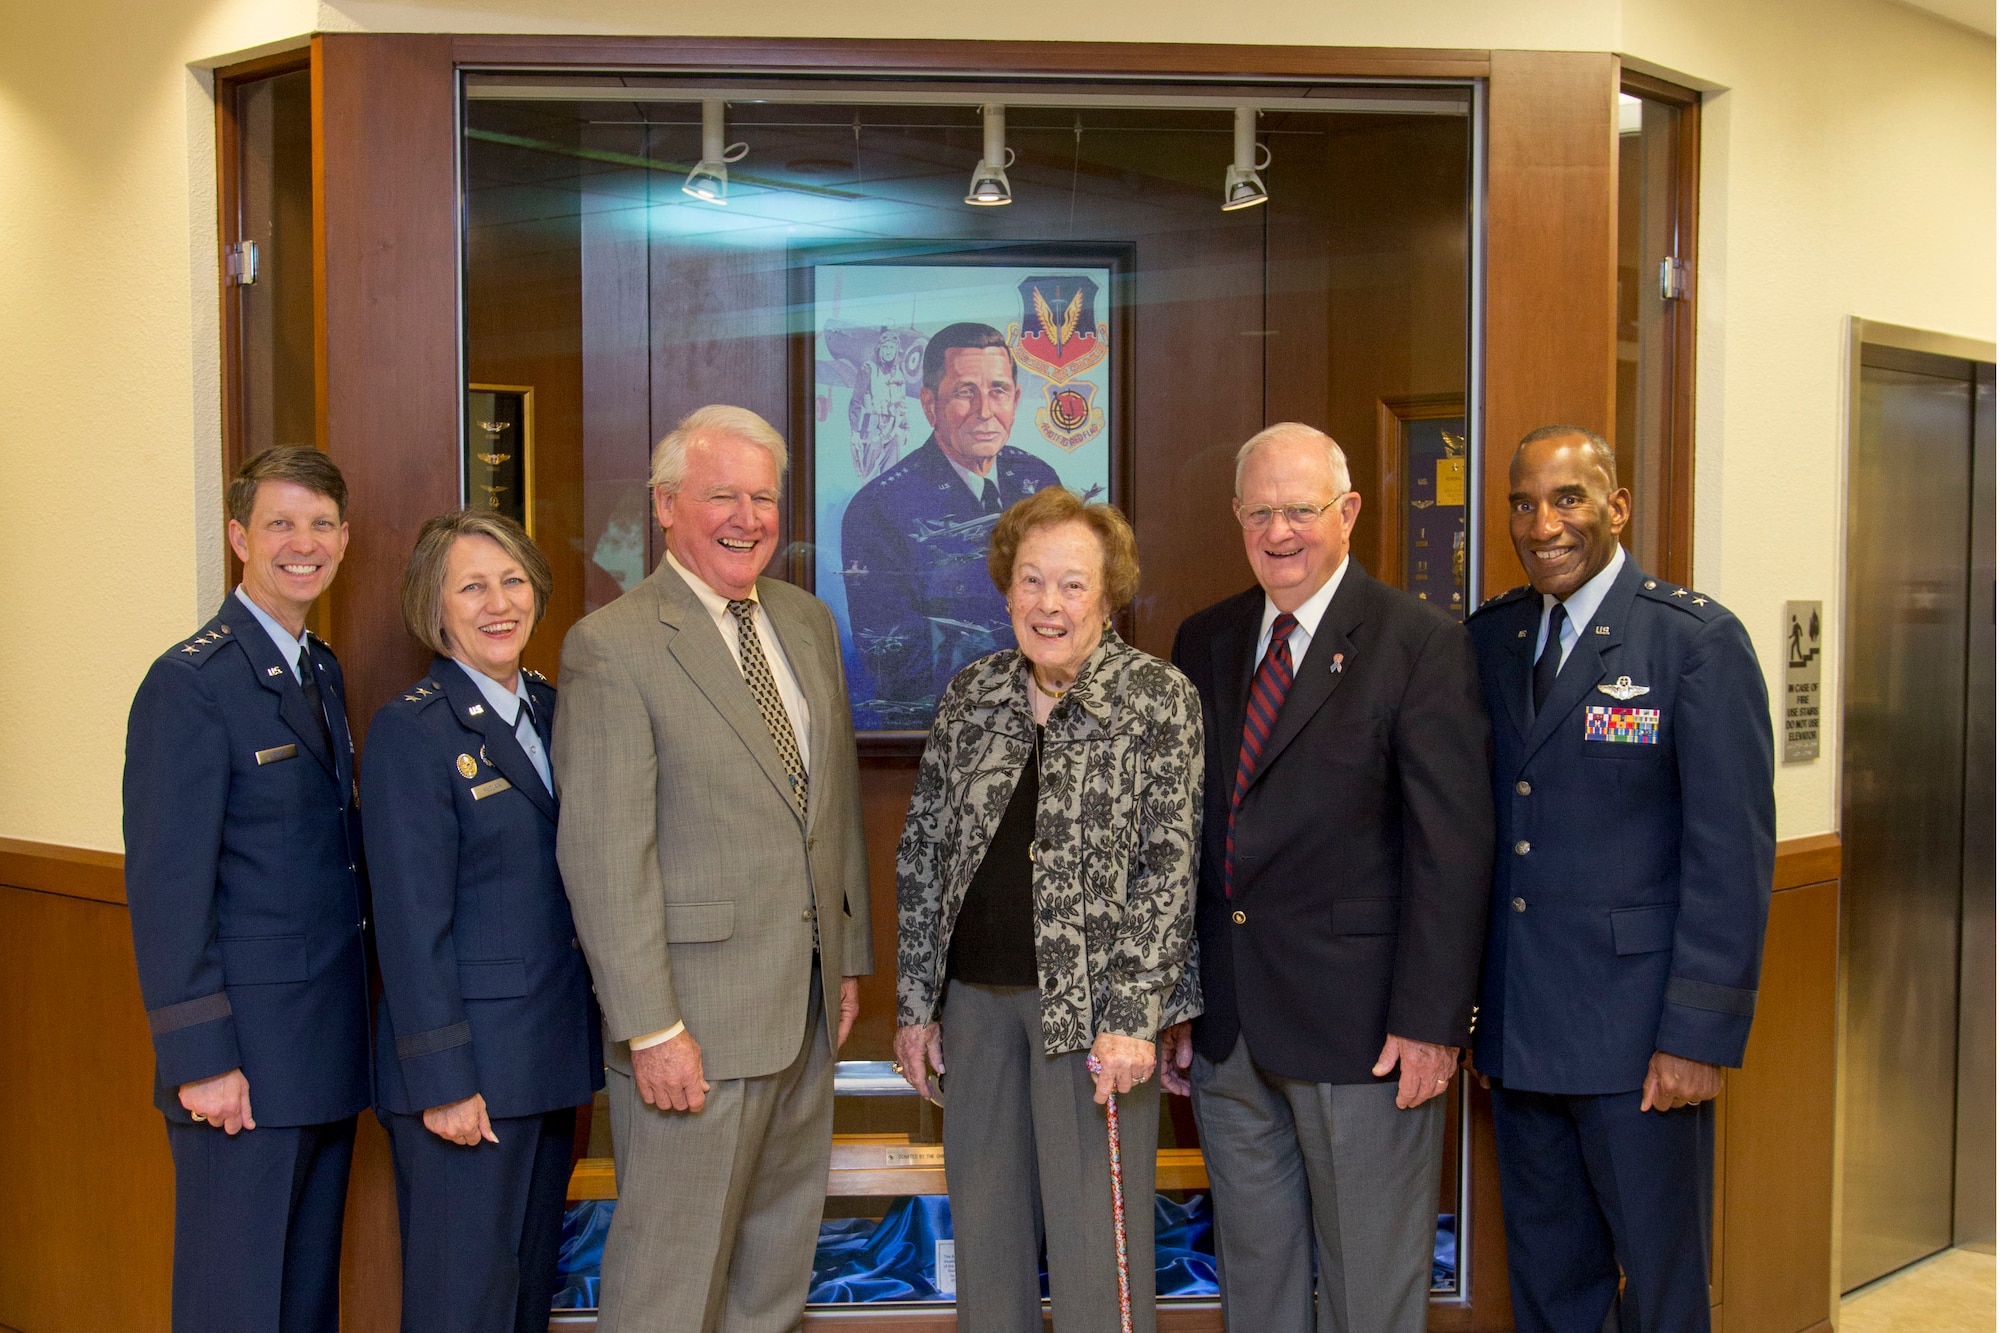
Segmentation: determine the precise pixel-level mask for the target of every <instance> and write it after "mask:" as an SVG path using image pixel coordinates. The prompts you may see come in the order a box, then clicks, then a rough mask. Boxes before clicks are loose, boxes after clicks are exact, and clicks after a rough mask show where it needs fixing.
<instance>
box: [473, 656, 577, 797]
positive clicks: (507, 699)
mask: <svg viewBox="0 0 2000 1333" xmlns="http://www.w3.org/2000/svg"><path fill="white" fill-rule="evenodd" d="M459 665H460V666H465V663H463V662H460V663H459ZM465 674H466V675H468V676H470V677H472V683H473V684H474V685H477V686H478V687H479V692H480V693H481V694H483V695H485V696H486V706H487V707H489V708H491V709H492V710H493V712H494V714H495V716H497V717H499V719H500V720H501V721H503V722H505V723H506V724H507V725H508V726H510V727H512V728H514V739H515V740H517V741H519V742H521V748H522V749H523V750H525V751H527V754H528V762H529V763H531V764H533V765H534V766H535V772H536V774H537V775H539V776H540V777H541V779H542V785H543V786H544V787H547V788H548V789H549V794H550V795H554V794H555V790H556V784H555V782H554V781H553V780H551V779H550V777H549V757H548V755H547V754H546V753H545V752H544V751H543V749H542V738H541V736H540V734H539V733H537V732H536V730H535V723H534V720H533V719H532V718H531V717H530V716H529V715H528V707H527V704H528V682H527V678H526V677H525V676H522V675H521V674H520V673H519V672H516V673H515V675H514V688H513V689H511V690H510V689H508V688H507V687H506V686H505V685H502V684H501V683H500V682H499V681H497V680H495V679H493V677H491V676H489V675H487V674H486V673H485V672H484V671H475V670H474V669H473V668H471V667H469V666H465Z"/></svg>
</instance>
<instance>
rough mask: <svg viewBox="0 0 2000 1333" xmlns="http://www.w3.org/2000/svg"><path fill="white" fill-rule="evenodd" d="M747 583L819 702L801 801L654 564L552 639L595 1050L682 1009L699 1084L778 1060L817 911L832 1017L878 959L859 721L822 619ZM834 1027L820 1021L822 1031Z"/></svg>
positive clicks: (828, 624)
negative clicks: (812, 910)
mask: <svg viewBox="0 0 2000 1333" xmlns="http://www.w3.org/2000/svg"><path fill="white" fill-rule="evenodd" d="M757 596H758V599H759V600H760V601H761V602H762V603H763V606H764V611H765V614H766V615H768V616H769V617H770V620H771V624H772V625H773V627H774V628H775V629H776V631H777V636H778V640H779V644H780V646H781V647H782V648H783V650H784V654H785V659H786V661H788V662H789V663H790V664H791V668H792V673H793V675H794V676H795V677H796V678H797V680H798V684H799V689H800V691H801V692H802V693H803V694H804V695H805V698H806V703H807V706H808V708H809V709H810V711H811V714H812V718H811V751H810V754H811V758H810V772H809V774H808V778H809V788H810V800H809V806H810V810H809V813H808V815H807V816H806V817H804V818H801V816H800V815H799V812H798V809H797V807H796V806H795V805H794V804H793V802H792V800H791V796H790V785H789V782H788V780H787V778H786V775H785V769H784V765H783V763H782V762H781V761H780V760H779V758H778V752H777V747H776V746H774V745H773V744H772V743H771V736H770V732H769V731H768V730H767V729H766V728H765V725H764V719H763V716H762V715H761V714H760V713H759V712H758V711H757V704H756V701H755V700H754V699H752V697H751V695H750V689H749V686H748V685H747V684H746V683H745V682H744V679H743V672H742V670H741V669H740V668H739V667H738V666H737V663H736V659H735V657H734V656H733V655H732V654H731V653H730V651H729V647H728V645H727V644H726V643H724V641H723V638H722V635H721V633H720V631H718V630H717V629H716V626H715V622H714V621H713V620H712V619H710V618H709V615H708V612H707V610H706V609H705V608H704V607H703V606H702V604H701V603H700V602H699V601H698V600H696V598H695V595H694V592H693V590H692V589H690V588H689V587H688V585H687V583H686V581H685V580H684V579H682V578H681V576H680V575H679V574H677V573H676V572H675V571H674V569H673V567H672V566H670V565H669V564H667V563H666V562H664V561H662V562H661V564H660V567H659V568H658V569H656V570H654V572H653V573H652V574H651V575H650V576H649V577H648V578H647V579H646V580H645V582H643V583H641V584H640V585H639V586H638V587H636V588H634V589H632V590H631V591H630V592H628V593H626V594H625V595H624V596H623V597H620V598H619V599H618V600H617V601H615V602H613V603H611V605H609V606H607V607H604V608H603V609H601V610H599V611H596V612H593V613H592V614H590V615H588V616H585V617H584V618H583V619H582V620H581V621H579V622H577V624H576V625H575V627H574V628H572V629H571V630H570V632H569V635H568V637H567V638H566V639H565V640H564V641H563V654H562V677H561V679H562V696H563V705H562V708H561V709H560V710H559V711H558V713H557V714H556V735H555V763H556V772H557V775H558V776H559V778H560V780H561V782H562V792H563V818H562V825H561V828H560V830H559V832H558V835H557V855H558V859H559V861H560V862H561V865H562V872H563V882H564V884H565V885H566V886H567V888H568V890H569V897H570V905H571V907H572V909H573V910H574V913H575V917H576V925H577V933H578V936H579V938H580V939H581V940H582V942H583V949H584V953H585V954H586V955H587V956H588V957H589V959H590V970H591V974H592V976H593V978H594V979H595V982H596V986H597V997H598V1001H599V1003H600V1004H601V1005H602V1007H603V1010H604V1023H605V1037H606V1039H607V1040H606V1043H605V1056H606V1058H607V1060H608V1061H609V1063H610V1064H611V1065H612V1066H613V1067H614V1068H617V1069H621V1070H625V1071H628V1072H629V1071H630V1069H631V1052H630V1049H629V1048H628V1047H627V1046H626V1044H625V1043H626V1042H627V1041H629V1040H630V1039H631V1038H633V1037H637V1036H643V1035H645V1034H646V1033H649V1032H658V1031H661V1030H663V1029H666V1028H670V1027H672V1026H673V1025H674V1024H675V1023H686V1024H687V1029H688V1032H689V1033H690V1034H691V1035H692V1036H693V1037H694V1038H695V1040H696V1041H698V1042H700V1043H701V1048H702V1062H703V1072H704V1074H705V1075H706V1077H707V1078H708V1079H710V1080H711V1081H714V1080H720V1079H738V1078H758V1077H762V1076H764V1075H768V1074H775V1073H778V1072H780V1071H782V1070H784V1069H785V1068H786V1067H787V1066H788V1065H790V1064H791V1063H792V1061H793V1059H794V1058H795V1057H796V1056H797V1055H798V1053H799V1033H800V1032H801V1031H803V1030H804V1028H805V1021H806V1005H807V980H808V978H809V977H810V975H811V967H812V952H813V924H812V918H811V916H810V915H809V914H808V908H809V906H810V907H816V908H817V911H818V919H819V923H820V956H821V960H822V966H821V978H822V984H823V986H824V988H825V1003H826V1009H825V1012H826V1013H827V1014H828V1015H830V1016H831V1015H837V1014H838V1013H839V1012H840V1006H839V996H838V986H839V984H840V978H841V977H843V976H857V975H860V974H863V973H867V972H871V971H873V970H874V961H873V948H872V943H871V938H870V935H869V928H868V858H867V852H866V849H865V847H864V845H863V842H862V832H861V792H860V785H859V774H858V771H857V768H856V764H855V751H854V728H853V723H852V719H851V716H850V713H849V709H848V702H847V682H846V679H845V676H844V673H843V672H842V669H841V664H840V642H839V637H838V633H837V631H836V630H835V628H834V622H833V615H832V613H831V612H830V611H828V610H827V608H826V606H825V604H824V603H822V602H820V600H819V599H818V598H816V597H813V596H812V595H811V594H809V593H806V592H804V591H802V590H801V589H799V588H796V587H793V586H792V585H791V584H789V583H781V582H779V581H777V580H775V579H760V580H759V581H758V584H757ZM830 1035H831V1034H830Z"/></svg>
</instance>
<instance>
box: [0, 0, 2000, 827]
mask: <svg viewBox="0 0 2000 1333" xmlns="http://www.w3.org/2000/svg"><path fill="white" fill-rule="evenodd" d="M4 4H5V10H4V12H0V29H4V31H6V33H7V41H6V42H5V43H4V44H0V367H4V374H0V386H4V392H0V835H4V836H12V837H22V838H32V839H38V840H43V841H49V842H63V843H72V844H78V845H84V846H93V847H110V848H115V847H117V846H118V845H119V831H118V818H119V808H118V779H119V770H120V765H121V762H122V748H123V735H124V718H125V710H126V706H127V704H128V702H129V700H130V698H131V694H132V690H133V688H134V687H135V685H136V684H137V682H138V680H139V678H140V676H141V675H142V674H143V673H144V671H145V668H146V665H147V664H148V663H149V662H150V661H151V659H152V658H153V657H154V656H155V655H156V654H157V653H159V652H160V651H161V650H162V649H163V648H165V647H167V646H168V645H169V644H170V643H171V642H172V641H173V640H175V639H176V638H177V637H179V636H181V635H184V634H186V633H188V632H189V631H191V630H192V629H193V628H194V627H195V626H196V625H197V624H199V623H200V621H201V620H202V619H203V618H205V617H206V615H207V614H208V613H209V612H210V611H212V610H213V607H214V603H215V601H216V600H217V598H218V597H219V596H220V593H221V591H222V589H221V582H220V580H221V565H220V560H219V556H218V554H217V552H218V551H219V541H220V535H219V534H220V522H221V519H220V504H219V500H218V498H217V496H218V488H219V475H218V472H219V469H218V464H217V462H216V459H217V457H218V452H219V443H218V435H217V432H218V420H219V417H218V412H217V408H216V397H217V388H216V385H217V380H216V375H217V371H216V355H215V346H216V317H215V308H216V288H215V276H214V273H213V258H212V256H213V254H214V240H215V237H214V221H213V219H214V201H213V197H212V186H211V182H212V180H213V157H212V143H211V136H212V131H213V112H212V107H211V105H210V103H209V99H208V84H207V79H206V75H205V74H204V73H203V72H202V70H201V69H200V68H198V66H200V65H202V64H204V63H211V64H212V63H214V60H215V58H217V57H221V56H225V55H228V54H231V53H235V52H243V51H248V50H251V49H255V48H260V47H264V46H267V45H269V44H272V43H278V42H282V41H285V40H286V39H289V38H296V37H298V36H300V35H302V34H304V33H306V32H308V31H310V30H313V29H315V28H318V29H323V30H328V31H341V30H357V29H358V30H384V31H388V30H426V31H441V30H465V31H488V32H519V31H539V32H565V31H567V32H576V31H590V32H613V33H656V32H660V31H662V30H663V25H664V24H667V23H669V22H670V23H671V25H672V30H673V31H676V32H686V33H694V34H742V35H799V36H896V37H976V38H1002V37H1007V38H1018V37H1043V38H1069V39H1077V40H1119V39H1122V38H1125V37H1128V36H1129V35H1131V33H1133V32H1135V31H1143V32H1145V33H1146V34H1147V35H1148V36H1150V37H1158V38H1165V39H1172V40H1179V41H1249V42H1281V43H1282V42H1293V43H1326V44H1338V45H1400V46H1462V47H1489V46H1490V47H1548V48H1566V49H1583V50H1615V51H1622V52H1625V53H1626V54H1628V55H1630V56H1632V57H1636V58H1638V59H1640V60H1643V61H1645V62H1647V63H1648V64H1649V65H1650V66H1656V67H1658V68H1660V69H1662V70H1666V71H1672V72H1676V73H1678V74H1680V75H1681V76H1683V77H1685V78H1688V79H1692V80H1695V81H1697V82H1699V83H1701V85H1702V86H1704V87H1710V88H1715V89H1718V90H1722V91H1718V92H1717V94H1716V96H1715V97H1714V98H1713V99H1712V101H1711V103H1710V107H1709V117H1708V126H1707V128H1708V135H1707V140H1706V145H1707V146H1706V151H1705V154H1704V164H1703V165H1704V173H1705V174H1704V207H1703V219H1702V227H1703V235H1702V259H1703V264H1702V271H1701V274H1700V284H1701V300H1702V332H1701V378H1700V395H1701V416H1700V423H1699V426H1700V440H1699V446H1698V455H1699V477H1698V492H1699V503H1698V544H1699V549H1698V552H1697V568H1698V572H1699V579H1698V581H1699V582H1700V583H1701V584H1702V585H1703V586H1704V588H1706V589H1707V590H1709V591H1711V592H1714V593H1716V594H1717V595H1718V596H1720V597H1722V598H1723V599H1724V600H1725V601H1727V602H1729V603H1730V604H1731V605H1732V606H1733V607H1734V608H1735V609H1736V610H1737V611H1738V612H1739V613H1740V614H1742V615H1743V617H1744V619H1745V620H1746V622H1747V623H1748V624H1749V625H1750V627H1751V631H1752V633H1753V634H1754V635H1755V636H1757V639H1758V642H1759V646H1760V648H1764V649H1766V650H1768V652H1769V653H1770V654H1771V655H1772V656H1773V657H1774V658H1775V653H1776V647H1775V645H1776V643H1777V639H1778V625H1777V619H1778V612H1779V609H1780V608H1779V603H1780V602H1781V601H1783V600H1784V599H1785V598H1788V597H1820V598H1823V599H1824V600H1826V601H1827V602H1828V604H1829V607H1830V608H1831V607H1832V606H1833V605H1834V604H1835V602H1836V598H1837V591H1838V582H1839V559H1840V547H1841V543H1840V518H1839V515H1840V503H1841V500H1840V494H1839V473H1840V464H1841V459H1842V456H1843V446H1842V437H1841V429H1842V425H1841V420H1840V408H1841V403H1842V401H1843V394H1844V387H1843V381H1842V376H1843V374H1844V362H1843V359H1842V348H1843V346H1844V343H1843V341H1842V340H1843V337H1844V334H1843V332H1842V320H1843V318H1844V317H1845V316H1847V315H1849V314H1859V315H1863V316H1865V317H1868V318H1872V319H1881V320H1887V321H1891V322H1895V323H1901V324H1909V325H1915V326H1918V327H1928V328H1937V329H1942V330H1946V331H1949V332H1953V333H1959V334H1965V335H1969V336H1973V337H1979V338H1985V339H1991V338H1992V337H1993V336H1994V300H1993V293H1994V266H1993V263H1994V137H1993V128H1994V115H1993V109H1994V44H1993V41H1992V39H1991V38H1988V37H1983V36H1980V35H1978V34H1975V33H1972V32H1969V31H1967V30H1965V29H1961V28H1957V27H1954V26H1952V25H1950V24H1947V23H1944V22H1942V21H1940V20H1936V19H1933V18H1930V17H1928V16H1925V15H1923V14H1920V13H1917V12H1915V11H1913V10H1910V9H1907V8H1904V7H1902V6H1897V5H1892V4H1889V3H1886V0H1818V2H1817V3H1815V4H1812V5H1800V4H1796V3H1779V2H1778V0H1735V2H1734V3H1729V2H1726V0H1624V2H1623V3H1620V0H1533V2H1532V3H1530V2H1528V0H1514V3H1493V0H1411V2H1410V3H1406V4H1403V5H1398V6H1386V5H1381V4H1379V3H1375V2H1374V0H1366V2H1363V0H1332V2H1327V0H1283V2H1281V3H1266V4H1262V5H1257V6H1254V7H1253V6H1235V7H1230V6H1217V5H1214V4H1211V3H1207V2H1206V0H1101V3H1099V4H1097V5H1094V6H1087V7H1083V8H1081V9H1079V8H1078V7H1076V6H1075V5H1073V4H1071V3H1069V0H1019V3H1015V4H1012V5H1009V6H1005V7H1001V8H996V9H992V10H990V11H986V12H985V14H983V15H982V14H981V13H980V11H967V10H965V9H964V8H953V7H948V6H940V5H937V4H935V3H918V2H917V0H891V2H887V3H885V2H883V0H870V2H869V3H862V2H861V0H764V2H763V3H761V4H759V5H757V6H754V7H745V6H742V5H740V4H735V3H730V2H729V0H681V3H677V4H674V5H671V6H668V5H662V4H660V3H659V2H658V0H570V2H568V3H565V2H564V0H486V3H470V2H468V3H462V4H458V3H444V2H440V3H432V4H428V5H416V4H391V3H375V2H374V0H346V2H344V3H338V4H318V5H315V4H313V3H311V2H310V0H148V3H145V4H138V3H133V2H131V0H127V2H126V3H109V2H108V0H71V2H69V3H64V4H61V5H48V4H36V3H31V2H30V0H4ZM969 12H970V13H971V14H972V15H973V17H971V18H968V17H967V15H968V13H969ZM1835 623H1836V624H1837V623H1838V621H1837V617H1836V621H1835ZM1830 753H1831V751H1829V754H1830ZM1836 776H1837V775H1836V772H1835V765H1834V762H1833V760H1832V759H1831V758H1830V757H1829V758H1827V759H1822V760H1821V761H1819V762H1818V763H1817V764H1815V765H1810V766H1806V767H1803V768H1791V769H1786V770H1785V771H1784V772H1783V773H1782V774H1781V776H1780V780H1779V822H1780V832H1781V834H1782V835H1784V836H1787V837H1789V836H1796V835H1800V834H1805V833H1812V832H1818V831H1821V830H1825V829H1828V828H1831V827H1833V825H1834V823H1835V820H1836V815H1837V812H1836Z"/></svg>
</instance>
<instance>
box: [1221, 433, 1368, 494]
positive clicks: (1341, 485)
mask: <svg viewBox="0 0 2000 1333" xmlns="http://www.w3.org/2000/svg"><path fill="white" fill-rule="evenodd" d="M1291 440H1310V441H1311V442H1312V443H1314V444H1317V445H1319V446H1320V447H1321V448H1323V449H1325V450H1326V469H1327V471H1329V472H1331V473H1332V474H1333V491H1334V494H1335V495H1345V494H1347V493H1348V492H1349V491H1351V490H1353V489H1354V482H1353V479H1352V478H1351V477H1350V476H1349V475H1348V471H1347V455H1346V453H1344V452H1343V451H1342V450H1341V447H1340V446H1339V445H1338V444H1335V443H1334V441H1333V437H1332V436H1331V435H1328V434H1327V433H1326V432H1325V431H1323V430H1315V429H1314V428H1313V427H1311V426H1308V425H1305V424H1304V423H1302V422H1298V421H1280V422H1279V423H1278V424H1277V425H1275V426H1266V427H1264V429H1262V430H1260V431H1258V432H1257V433H1256V434H1255V435H1252V436H1251V437H1250V438H1249V439H1247V440H1245V441H1244V442H1243V447H1242V448H1241V449H1238V450H1237V451H1236V493H1237V495H1239V496H1240V495H1242V494H1243V469H1244V467H1245V466H1247V465H1248V464H1249V462H1250V456H1251V455H1252V454H1254V453H1256V452H1257V451H1258V450H1259V449H1262V448H1263V447H1264V446H1265V445H1267V444H1281V443H1284V442H1287V441H1291Z"/></svg>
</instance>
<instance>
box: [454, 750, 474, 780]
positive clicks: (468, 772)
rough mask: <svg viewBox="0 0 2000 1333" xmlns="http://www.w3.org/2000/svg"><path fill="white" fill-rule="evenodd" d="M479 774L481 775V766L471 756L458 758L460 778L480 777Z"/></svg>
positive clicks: (466, 755) (465, 755) (464, 755)
mask: <svg viewBox="0 0 2000 1333" xmlns="http://www.w3.org/2000/svg"><path fill="white" fill-rule="evenodd" d="M478 773H479V765H478V764H477V763H475V762H474V761H473V758H472V756H471V755H469V754H462V755H460V756H459V757H458V775H459V776H460V777H462V778H469V777H475V776H477V775H478Z"/></svg>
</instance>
